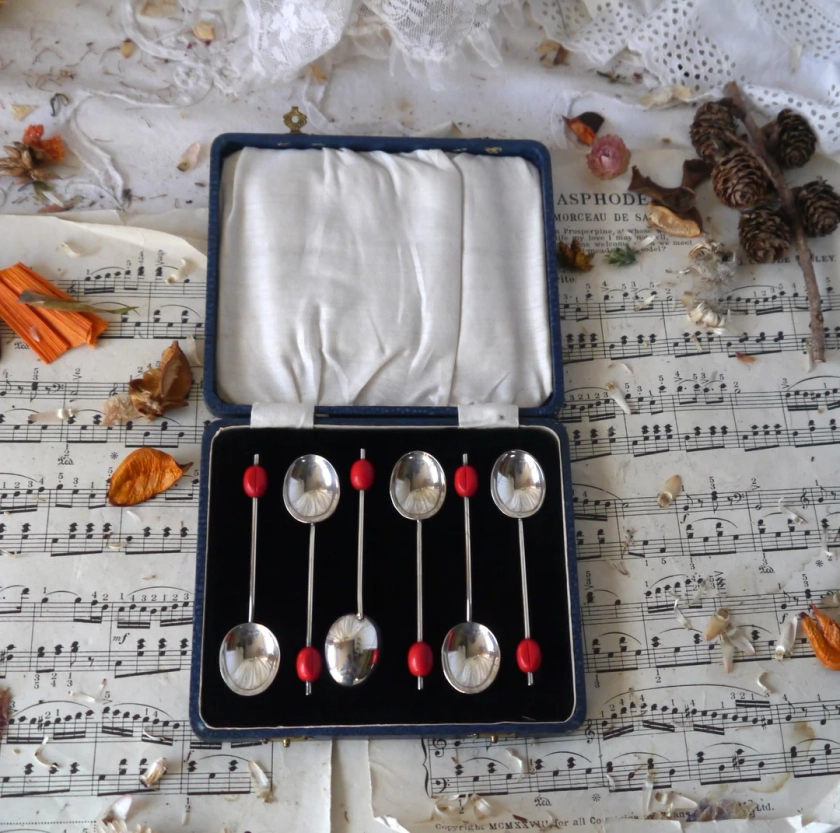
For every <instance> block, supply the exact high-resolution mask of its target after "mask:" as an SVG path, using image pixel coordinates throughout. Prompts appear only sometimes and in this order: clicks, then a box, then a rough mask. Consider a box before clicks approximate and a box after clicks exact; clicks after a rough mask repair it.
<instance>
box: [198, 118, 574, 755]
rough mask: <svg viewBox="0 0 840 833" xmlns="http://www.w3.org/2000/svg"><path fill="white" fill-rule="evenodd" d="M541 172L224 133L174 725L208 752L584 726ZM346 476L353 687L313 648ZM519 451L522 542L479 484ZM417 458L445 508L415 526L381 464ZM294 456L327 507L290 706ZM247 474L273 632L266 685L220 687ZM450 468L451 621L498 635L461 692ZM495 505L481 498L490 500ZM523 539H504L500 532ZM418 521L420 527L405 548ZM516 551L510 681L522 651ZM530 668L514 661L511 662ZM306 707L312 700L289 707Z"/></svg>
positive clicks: (237, 601) (492, 143) (402, 148)
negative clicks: (533, 467)
mask: <svg viewBox="0 0 840 833" xmlns="http://www.w3.org/2000/svg"><path fill="white" fill-rule="evenodd" d="M553 217H554V212H553V198H552V184H551V167H550V161H549V155H548V152H547V150H546V148H545V147H543V146H542V145H541V144H538V143H536V142H531V141H496V140H475V139H470V140H463V139H456V140H452V139H419V138H378V137H340V136H314V135H304V134H288V135H262V134H253V135H252V134H226V135H222V136H219V137H218V138H217V139H216V141H215V143H214V144H213V149H212V159H211V183H210V230H209V261H208V274H207V321H206V328H207V333H206V339H207V340H206V344H205V376H204V396H205V400H206V402H207V404H208V407H209V408H210V410H211V411H212V412H213V414H214V415H215V416H216V417H218V419H216V420H215V421H213V422H212V423H211V424H209V425H208V426H207V428H206V430H205V433H204V439H203V449H202V464H201V514H200V529H199V542H198V560H197V571H196V573H197V574H196V604H195V607H196V621H195V632H194V637H195V638H194V651H193V659H192V674H191V690H190V713H191V721H192V725H193V729H194V730H195V731H196V732H197V733H198V734H199V735H201V736H204V737H207V738H213V739H235V740H242V741H247V740H249V739H258V738H301V737H339V736H363V737H364V736H370V737H372V736H408V737H412V736H413V737H421V736H429V737H441V736H453V735H461V736H463V735H468V734H473V733H484V734H494V735H496V734H497V735H501V734H519V735H548V734H554V733H558V732H562V731H565V730H568V729H570V728H573V727H575V726H577V725H578V724H579V723H580V721H581V720H582V719H583V716H584V714H585V701H584V678H583V651H582V645H581V624H580V612H579V604H578V588H577V567H576V561H575V550H574V547H575V539H574V532H573V520H572V495H571V484H570V479H569V464H568V453H567V440H566V434H565V431H564V429H563V427H562V426H561V425H560V424H559V422H558V421H557V420H556V418H555V415H556V414H557V412H558V410H559V408H560V406H561V404H562V401H563V371H562V364H561V342H560V322H559V307H558V287H557V275H556V269H555V252H554V219H553ZM362 449H364V457H365V459H366V460H367V461H369V463H370V464H371V465H372V467H373V472H374V481H373V484H372V485H371V486H370V488H367V489H365V490H364V544H363V551H364V562H363V573H362V587H363V598H364V615H365V617H368V618H369V619H371V620H372V621H373V622H375V623H376V625H377V626H378V632H379V638H378V644H377V647H376V651H375V653H374V654H373V655H372V656H373V659H374V661H375V663H376V667H375V668H374V670H373V672H372V673H371V674H370V676H369V677H368V678H367V679H365V680H364V682H360V683H359V684H356V685H344V684H340V683H339V682H337V681H336V679H334V677H333V675H332V674H331V673H330V671H329V669H328V668H327V664H326V657H325V648H324V646H325V639H326V637H327V633H328V631H329V630H330V627H331V625H332V623H333V622H335V621H336V620H337V619H339V618H340V617H341V616H342V615H345V614H347V615H351V614H355V613H357V595H358V594H357V590H358V587H357V567H358V564H357V546H358V537H359V536H358V532H359V517H360V513H359V503H360V492H359V491H358V490H357V489H356V488H354V485H353V483H352V482H351V480H350V472H351V468H352V467H353V464H354V462H355V461H357V460H358V459H360V456H361V452H362ZM511 450H521V451H524V452H527V454H529V455H532V457H533V459H535V460H537V461H538V462H539V464H540V466H541V468H542V472H543V480H542V483H543V485H544V500H543V502H542V505H541V506H539V507H538V511H535V512H534V514H532V515H531V516H529V517H526V518H525V519H524V520H523V521H522V523H521V525H520V523H519V521H518V520H517V519H516V518H515V517H511V516H509V515H508V514H505V513H503V512H502V511H500V509H499V508H498V505H497V503H496V502H494V495H493V494H491V491H492V490H491V471H492V470H493V467H494V464H495V463H496V461H497V460H499V458H500V457H501V456H502V455H504V454H505V453H506V452H508V451H511ZM413 451H422V452H426V453H427V454H429V455H432V456H433V457H434V459H435V460H437V461H438V462H439V464H440V467H441V469H442V472H443V478H444V480H445V486H446V489H445V497H444V498H443V502H442V504H440V505H439V507H438V508H439V511H437V512H436V513H435V514H434V515H433V516H430V517H428V518H427V519H425V520H423V521H422V524H420V523H418V522H417V521H415V520H412V519H409V518H407V517H405V516H403V515H402V514H400V512H398V511H397V510H396V508H395V502H394V500H393V499H392V495H391V489H390V486H391V480H392V470H393V469H394V466H395V464H396V463H397V461H398V460H400V458H402V457H403V455H405V454H407V453H409V452H413ZM305 454H316V455H320V456H321V457H323V458H325V459H326V460H328V461H329V462H330V463H331V464H332V466H333V467H334V470H335V473H336V474H337V480H338V487H339V497H338V502H337V504H336V506H335V507H334V512H332V514H331V515H330V516H329V517H327V518H325V519H324V520H322V521H320V522H318V523H317V524H315V525H314V530H315V531H314V572H313V574H312V577H313V583H312V587H313V594H312V623H311V645H312V647H313V648H314V649H316V650H317V652H318V654H319V655H320V658H321V660H322V663H323V666H324V667H323V669H322V671H321V673H320V676H318V678H317V679H315V680H312V681H311V685H310V686H309V687H308V686H307V685H306V684H305V682H304V681H303V680H302V679H301V678H300V677H299V676H298V664H297V663H296V657H297V656H298V652H299V651H300V650H301V648H303V647H304V645H305V644H306V639H307V604H308V578H309V551H310V550H309V547H310V542H311V537H310V536H311V535H312V529H311V528H310V525H309V524H308V523H305V522H301V521H300V520H298V519H296V518H295V517H293V516H292V514H290V512H289V511H287V508H286V506H287V504H286V502H285V501H284V478H285V477H286V473H287V471H288V470H289V468H290V466H291V465H292V463H293V461H295V460H296V459H297V458H299V457H300V456H302V455H305ZM255 455H258V458H259V464H260V466H262V467H263V469H264V470H265V472H266V474H267V484H268V485H267V488H266V489H265V491H264V493H263V494H262V495H261V496H260V497H259V498H258V506H259V512H258V524H257V539H256V540H257V547H256V572H255V580H254V588H255V596H254V621H256V622H258V623H260V624H261V625H264V626H265V627H266V628H268V629H269V630H270V631H271V632H272V633H273V634H274V635H275V636H276V638H277V642H278V644H279V650H280V663H279V668H278V671H277V675H276V677H275V678H274V680H273V682H272V683H271V684H270V685H268V687H267V688H265V690H264V691H261V692H260V693H257V694H255V695H252V696H243V695H242V694H238V693H235V692H234V691H233V690H231V689H230V688H229V687H228V685H226V683H225V681H224V679H223V677H222V673H221V670H220V647H221V645H222V643H223V640H224V639H225V635H226V634H227V633H228V631H229V630H230V629H231V628H233V627H234V626H236V625H237V624H239V623H246V622H247V621H248V617H249V587H250V564H251V529H252V504H253V501H252V498H251V497H249V495H248V494H246V492H245V491H244V490H243V474H244V472H245V470H246V469H247V468H248V467H249V466H250V465H251V464H252V463H253V462H254V459H255ZM464 455H466V459H467V460H468V463H469V465H470V466H472V467H474V469H475V472H476V473H477V475H478V486H477V490H476V491H475V493H474V494H473V495H472V497H470V498H469V530H470V550H471V567H472V577H471V590H472V616H471V620H470V621H474V622H478V623H481V624H482V625H484V626H485V627H486V628H489V630H490V631H491V632H492V634H494V635H495V639H496V640H497V642H498V656H499V661H498V673H497V676H496V677H495V679H494V680H493V682H492V684H491V685H489V686H487V687H486V688H484V689H483V690H481V691H480V692H478V693H462V692H461V691H459V690H456V688H455V687H453V685H450V682H449V681H448V679H447V677H446V676H445V674H444V672H443V668H442V661H443V657H444V654H443V653H442V646H443V643H444V638H445V637H446V636H447V633H448V631H449V630H450V629H451V628H453V627H454V626H456V625H458V624H459V623H462V622H464V621H465V619H466V609H465V604H466V601H465V600H466V594H467V587H466V584H467V581H466V570H465V543H466V533H465V529H466V525H465V506H464V504H465V500H464V498H463V497H462V495H461V491H463V490H462V489H461V488H460V486H459V484H458V483H456V477H455V474H456V471H457V470H458V469H459V467H460V466H461V465H462V464H463V462H464ZM497 497H498V496H497ZM520 526H521V534H520ZM418 527H420V528H421V529H422V532H419V533H418ZM418 537H421V538H422V590H423V600H422V635H423V640H424V641H425V642H426V643H428V644H429V645H430V646H431V652H432V657H431V663H432V664H431V668H430V670H429V672H428V673H427V674H426V675H425V676H424V677H423V683H422V688H420V687H419V686H418V681H417V678H416V677H415V676H413V675H412V672H411V671H410V670H409V665H408V663H407V656H408V653H409V649H410V648H411V646H412V644H413V643H414V642H415V641H416V640H417V639H418V610H417V582H418V570H417V558H416V555H417V549H416V547H417V543H418ZM520 538H522V539H523V541H524V546H525V552H526V563H527V588H528V612H529V619H530V622H529V624H530V634H531V637H533V639H535V640H536V641H537V642H538V643H539V646H540V648H541V654H542V662H541V665H540V666H539V668H538V670H536V672H535V673H534V674H533V685H529V684H528V683H529V679H528V675H527V674H526V673H525V672H524V671H523V670H521V668H520V665H519V664H518V661H517V650H518V646H519V644H520V641H521V640H522V639H523V636H524V609H523V608H524V605H523V592H522V579H521V570H520ZM526 664H527V661H526ZM307 688H310V689H311V691H310V692H309V693H307Z"/></svg>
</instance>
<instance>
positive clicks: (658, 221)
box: [647, 205, 703, 237]
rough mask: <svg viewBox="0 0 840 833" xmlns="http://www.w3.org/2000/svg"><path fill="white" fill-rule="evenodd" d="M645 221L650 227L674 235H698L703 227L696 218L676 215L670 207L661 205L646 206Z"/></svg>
mask: <svg viewBox="0 0 840 833" xmlns="http://www.w3.org/2000/svg"><path fill="white" fill-rule="evenodd" d="M694 210H695V211H696V209H694ZM698 216H699V215H698ZM647 221H648V225H649V226H650V227H651V228H655V229H658V230H659V231H664V232H665V233H666V234H672V235H674V237H699V236H700V235H701V234H702V233H703V227H702V226H701V225H700V223H698V222H697V220H695V219H686V218H683V217H678V216H677V215H676V214H675V213H674V212H673V211H671V209H670V208H665V207H664V206H662V205H650V206H648V215H647Z"/></svg>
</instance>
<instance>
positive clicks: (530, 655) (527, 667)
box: [516, 638, 542, 674]
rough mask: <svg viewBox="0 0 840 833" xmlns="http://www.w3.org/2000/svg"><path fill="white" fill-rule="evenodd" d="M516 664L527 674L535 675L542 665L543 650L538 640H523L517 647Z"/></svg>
mask: <svg viewBox="0 0 840 833" xmlns="http://www.w3.org/2000/svg"><path fill="white" fill-rule="evenodd" d="M516 664H517V665H518V666H519V670H520V671H522V672H523V673H525V674H533V673H534V671H538V670H539V667H540V666H541V665H542V650H541V649H540V646H539V644H538V643H537V640H536V639H530V638H529V639H523V640H522V641H521V642H520V643H519V645H517V646H516Z"/></svg>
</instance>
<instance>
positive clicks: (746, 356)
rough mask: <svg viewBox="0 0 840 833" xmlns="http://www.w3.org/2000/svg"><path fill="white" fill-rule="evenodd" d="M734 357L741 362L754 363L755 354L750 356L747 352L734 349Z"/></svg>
mask: <svg viewBox="0 0 840 833" xmlns="http://www.w3.org/2000/svg"><path fill="white" fill-rule="evenodd" d="M735 358H736V359H738V361H739V362H741V364H754V363H755V356H751V355H750V354H749V353H741V352H740V351H739V350H736V351H735Z"/></svg>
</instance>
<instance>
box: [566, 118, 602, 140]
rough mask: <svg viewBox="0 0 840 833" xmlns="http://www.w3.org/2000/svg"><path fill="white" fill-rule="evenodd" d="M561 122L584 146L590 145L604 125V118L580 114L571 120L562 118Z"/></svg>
mask: <svg viewBox="0 0 840 833" xmlns="http://www.w3.org/2000/svg"><path fill="white" fill-rule="evenodd" d="M563 121H565V122H566V127H568V128H569V130H571V131H572V133H574V134H575V136H577V137H578V139H579V140H580V141H581V142H583V143H584V144H585V145H591V144H592V143H593V142H594V141H595V136H597V135H598V131H599V130H600V129H601V125H602V124H603V123H604V117H603V116H602V115H601V114H600V113H581V114H580V115H579V116H574V117H573V118H571V119H567V118H566V117H565V116H563Z"/></svg>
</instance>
